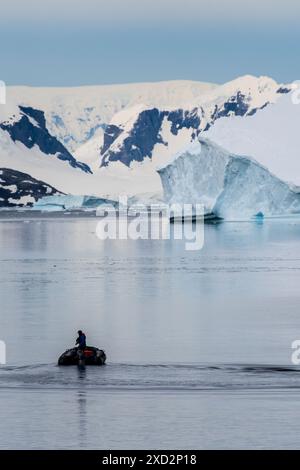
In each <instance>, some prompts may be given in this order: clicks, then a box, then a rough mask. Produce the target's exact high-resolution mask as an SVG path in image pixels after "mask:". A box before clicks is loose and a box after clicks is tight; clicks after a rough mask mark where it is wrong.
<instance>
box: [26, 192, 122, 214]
mask: <svg viewBox="0 0 300 470" xmlns="http://www.w3.org/2000/svg"><path fill="white" fill-rule="evenodd" d="M102 204H112V205H114V206H115V205H116V204H117V203H116V201H111V200H109V199H105V198H99V197H96V196H75V195H72V194H66V195H55V196H45V197H43V198H41V199H39V200H38V201H37V202H36V203H35V204H34V205H33V207H32V209H33V210H39V211H43V212H44V211H46V212H52V211H55V212H57V211H64V210H86V211H89V210H96V209H97V207H99V206H100V205H102Z"/></svg>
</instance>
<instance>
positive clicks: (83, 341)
mask: <svg viewBox="0 0 300 470" xmlns="http://www.w3.org/2000/svg"><path fill="white" fill-rule="evenodd" d="M76 344H78V347H79V349H85V348H86V337H85V334H84V333H82V334H81V335H79V336H78V338H77V339H76Z"/></svg>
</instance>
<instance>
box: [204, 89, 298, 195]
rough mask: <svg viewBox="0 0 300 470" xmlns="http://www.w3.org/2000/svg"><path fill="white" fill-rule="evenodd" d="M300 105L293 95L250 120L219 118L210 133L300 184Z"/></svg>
mask: <svg viewBox="0 0 300 470" xmlns="http://www.w3.org/2000/svg"><path fill="white" fill-rule="evenodd" d="M299 129H300V105H296V104H293V102H292V99H291V95H285V96H283V97H282V98H281V99H280V100H278V102H277V103H276V105H272V106H268V107H266V108H265V109H263V110H261V111H260V112H259V113H256V114H255V115H254V116H252V117H249V118H247V119H243V118H241V117H236V116H232V117H229V118H226V119H225V118H224V119H219V120H218V121H217V122H216V123H215V125H214V126H212V127H211V128H210V129H209V131H208V132H205V134H203V135H205V136H207V137H208V138H209V139H211V140H212V141H214V142H216V143H217V144H219V145H221V146H222V147H224V148H225V149H227V150H228V151H229V152H233V153H237V154H245V155H251V156H252V157H253V158H255V159H256V160H257V161H258V162H259V163H261V164H262V165H264V166H266V167H267V168H268V169H269V170H270V171H271V172H272V173H274V174H275V175H276V176H278V177H279V178H281V179H283V180H285V181H288V182H291V183H294V184H296V185H299V186H300V132H299Z"/></svg>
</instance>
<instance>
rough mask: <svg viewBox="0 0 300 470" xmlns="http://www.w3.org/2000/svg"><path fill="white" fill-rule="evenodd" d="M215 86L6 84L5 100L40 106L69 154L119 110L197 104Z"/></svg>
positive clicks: (187, 83)
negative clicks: (8, 85)
mask: <svg viewBox="0 0 300 470" xmlns="http://www.w3.org/2000/svg"><path fill="white" fill-rule="evenodd" d="M215 87H216V85H214V84H210V83H202V82H194V81H189V80H174V81H166V82H157V83H130V84H124V85H99V86H82V87H70V88H55V87H51V88H49V87H48V88H45V87H41V88H36V87H24V86H18V87H8V90H7V102H8V103H10V102H15V103H18V104H19V105H21V106H26V107H27V106H29V107H33V108H35V109H41V110H43V111H44V113H45V118H46V121H47V127H48V129H49V132H50V133H51V134H52V135H54V136H55V137H56V138H57V139H58V140H59V141H60V142H62V143H63V144H64V145H65V146H66V148H67V149H68V150H69V151H70V152H71V153H72V152H74V151H75V150H76V149H77V148H78V147H79V146H80V145H83V144H85V143H86V142H87V141H89V140H90V139H91V138H93V137H94V135H95V134H96V133H97V131H98V130H99V129H102V128H104V127H106V126H107V125H108V124H109V122H110V120H111V119H112V117H113V116H114V115H115V114H116V113H117V112H119V111H121V110H122V109H126V108H130V107H132V106H135V105H137V104H141V103H142V104H143V105H145V106H150V107H151V106H158V107H160V106H165V105H166V106H172V107H184V106H185V105H186V104H187V103H195V104H197V103H200V102H201V96H202V95H203V94H204V93H208V92H210V91H212V90H213V89H214V88H215Z"/></svg>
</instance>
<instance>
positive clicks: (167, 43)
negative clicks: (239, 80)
mask: <svg viewBox="0 0 300 470" xmlns="http://www.w3.org/2000/svg"><path fill="white" fill-rule="evenodd" d="M299 13H300V2H299V0H285V1H281V0H181V1H179V0H9V1H8V2H4V0H0V60H1V62H0V80H4V81H5V82H6V83H7V84H8V85H34V86H77V85H92V84H110V83H129V82H145V81H160V80H177V79H186V80H199V81H207V82H214V83H224V82H226V81H228V80H231V79H234V78H236V77H238V76H240V75H244V74H253V75H268V76H271V77H273V78H275V79H276V80H277V81H279V82H291V81H293V80H297V79H300V61H299V54H298V45H299V44H300V28H299V26H298V24H297V22H298V18H299V17H300V15H299Z"/></svg>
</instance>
